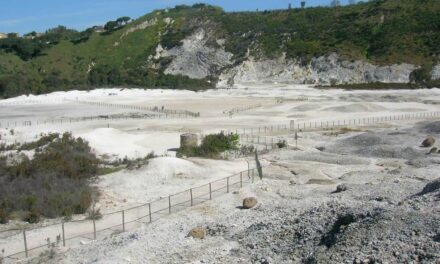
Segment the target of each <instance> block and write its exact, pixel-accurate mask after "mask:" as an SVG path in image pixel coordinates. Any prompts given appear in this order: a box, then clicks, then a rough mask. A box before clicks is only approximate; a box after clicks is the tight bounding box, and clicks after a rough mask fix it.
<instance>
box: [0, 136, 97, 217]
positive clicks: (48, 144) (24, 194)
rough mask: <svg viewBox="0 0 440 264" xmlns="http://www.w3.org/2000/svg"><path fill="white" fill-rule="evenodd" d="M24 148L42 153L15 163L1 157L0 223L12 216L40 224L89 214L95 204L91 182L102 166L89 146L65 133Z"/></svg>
mask: <svg viewBox="0 0 440 264" xmlns="http://www.w3.org/2000/svg"><path fill="white" fill-rule="evenodd" d="M23 147H24V149H32V148H34V147H37V148H39V149H41V151H40V152H38V153H37V152H36V153H35V155H34V158H33V159H32V160H30V159H29V158H27V157H26V156H24V155H21V156H19V158H16V159H14V161H13V162H12V163H11V164H8V162H7V158H5V157H0V222H2V223H5V222H7V221H8V220H9V218H10V217H11V215H15V216H16V217H19V218H21V219H22V220H24V221H27V222H30V223H36V222H38V221H40V219H41V217H49V218H54V217H59V216H64V217H70V216H71V215H72V214H82V213H85V212H86V210H87V209H88V208H89V207H90V204H91V202H92V198H91V197H92V193H93V189H92V188H91V187H90V186H89V180H90V179H91V178H92V177H93V176H95V175H96V173H97V171H98V163H99V162H98V159H97V158H96V157H95V156H94V154H92V153H91V148H90V147H89V145H88V143H87V142H85V141H84V140H82V139H81V138H74V137H73V136H72V135H71V134H69V133H65V134H63V135H59V134H53V135H48V136H43V137H42V138H41V139H40V140H38V141H36V142H32V143H29V144H26V145H24V146H23ZM18 212H22V213H18Z"/></svg>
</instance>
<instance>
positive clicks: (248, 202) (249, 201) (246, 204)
mask: <svg viewBox="0 0 440 264" xmlns="http://www.w3.org/2000/svg"><path fill="white" fill-rule="evenodd" d="M255 205H257V198H255V197H247V198H245V199H244V200H243V208H244V209H251V208H252V207H254V206H255Z"/></svg>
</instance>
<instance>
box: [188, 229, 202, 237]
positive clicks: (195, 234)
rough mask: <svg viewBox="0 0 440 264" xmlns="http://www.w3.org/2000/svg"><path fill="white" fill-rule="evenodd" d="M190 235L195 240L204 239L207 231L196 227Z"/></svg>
mask: <svg viewBox="0 0 440 264" xmlns="http://www.w3.org/2000/svg"><path fill="white" fill-rule="evenodd" d="M188 235H189V236H191V237H193V238H198V239H204V238H205V236H206V230H205V229H203V228H201V227H195V228H193V229H191V231H190V232H189V234H188Z"/></svg>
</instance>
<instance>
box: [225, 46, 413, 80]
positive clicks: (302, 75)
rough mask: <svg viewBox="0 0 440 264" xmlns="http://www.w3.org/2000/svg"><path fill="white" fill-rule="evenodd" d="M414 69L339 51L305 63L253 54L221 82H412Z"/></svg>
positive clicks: (410, 66)
mask: <svg viewBox="0 0 440 264" xmlns="http://www.w3.org/2000/svg"><path fill="white" fill-rule="evenodd" d="M414 69H416V66H414V65H411V64H395V65H389V66H376V65H373V64H371V63H368V62H365V61H360V60H358V61H346V60H342V59H340V57H339V56H338V55H337V54H335V53H333V54H330V55H328V56H321V57H317V58H313V59H312V60H311V61H310V62H309V63H308V64H305V65H304V64H303V63H301V62H299V61H295V60H291V59H288V58H286V57H285V56H282V57H280V58H278V59H271V60H258V59H255V58H253V57H249V58H248V59H247V60H246V61H244V62H243V63H241V64H240V65H238V66H237V67H234V68H232V69H229V70H227V71H224V72H223V73H222V74H221V75H220V78H219V82H218V86H219V87H226V86H228V85H230V84H231V83H234V84H246V83H257V82H271V83H274V82H277V83H295V84H324V85H332V84H334V85H336V84H350V83H369V82H383V83H408V82H409V75H410V74H411V72H412V71H413V70H414Z"/></svg>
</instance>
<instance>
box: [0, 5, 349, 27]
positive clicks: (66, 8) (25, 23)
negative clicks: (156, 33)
mask: <svg viewBox="0 0 440 264" xmlns="http://www.w3.org/2000/svg"><path fill="white" fill-rule="evenodd" d="M300 1H301V0H0V6H1V9H0V32H1V33H9V32H18V33H20V34H24V33H29V32H31V31H36V32H45V31H46V30H47V29H48V28H52V27H56V26H58V25H64V26H67V27H68V28H73V29H77V30H83V29H86V28H88V27H91V26H94V25H103V24H105V22H107V21H109V20H115V19H116V18H118V17H121V16H129V17H131V18H137V17H140V16H142V15H144V14H146V13H149V12H151V11H153V10H155V9H163V8H167V7H174V6H175V5H180V4H187V5H191V4H194V3H199V2H203V3H208V4H212V5H216V6H221V7H223V8H224V9H225V10H226V11H255V10H256V9H259V10H266V9H267V10H269V9H282V8H287V6H288V4H289V3H292V6H293V7H298V6H299V5H300ZM330 1H331V0H306V3H307V6H317V5H328V4H329V3H330ZM346 2H348V0H342V1H341V3H342V4H345V3H346Z"/></svg>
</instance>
